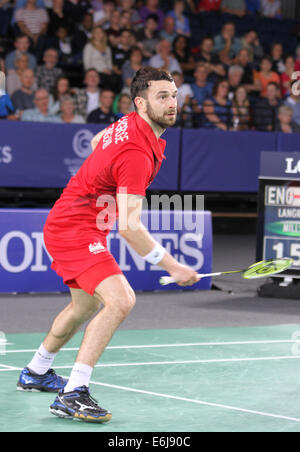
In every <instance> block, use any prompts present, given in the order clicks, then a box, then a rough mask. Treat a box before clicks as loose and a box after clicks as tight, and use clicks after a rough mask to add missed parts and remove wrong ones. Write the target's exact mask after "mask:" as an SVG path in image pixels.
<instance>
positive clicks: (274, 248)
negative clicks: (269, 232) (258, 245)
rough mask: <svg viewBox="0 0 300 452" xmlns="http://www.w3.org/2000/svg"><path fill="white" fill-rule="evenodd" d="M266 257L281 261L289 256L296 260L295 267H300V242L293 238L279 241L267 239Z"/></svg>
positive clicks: (271, 238) (265, 244)
mask: <svg viewBox="0 0 300 452" xmlns="http://www.w3.org/2000/svg"><path fill="white" fill-rule="evenodd" d="M264 256H265V257H268V259H273V258H274V259H281V258H282V257H287V256H288V257H291V258H293V259H294V264H293V267H300V241H295V239H292V238H291V239H287V238H286V239H284V240H280V239H279V240H278V238H274V237H265V238H264Z"/></svg>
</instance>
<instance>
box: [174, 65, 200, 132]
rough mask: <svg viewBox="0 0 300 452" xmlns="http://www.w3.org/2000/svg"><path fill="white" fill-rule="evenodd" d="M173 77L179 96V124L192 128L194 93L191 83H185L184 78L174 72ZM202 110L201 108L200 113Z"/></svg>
mask: <svg viewBox="0 0 300 452" xmlns="http://www.w3.org/2000/svg"><path fill="white" fill-rule="evenodd" d="M172 77H173V79H174V82H175V85H176V88H177V90H178V94H177V113H178V117H177V120H178V124H182V125H184V126H185V127H191V126H192V107H191V105H192V99H193V98H194V93H193V91H192V88H191V85H190V84H189V83H184V77H183V75H182V74H181V73H180V72H173V73H172ZM200 111H201V109H200V108H199V110H198V112H200Z"/></svg>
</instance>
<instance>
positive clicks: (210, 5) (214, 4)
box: [197, 0, 222, 11]
mask: <svg viewBox="0 0 300 452" xmlns="http://www.w3.org/2000/svg"><path fill="white" fill-rule="evenodd" d="M221 3H222V0H200V2H199V4H198V6H197V10H198V11H200V10H203V11H219V9H220V6H221Z"/></svg>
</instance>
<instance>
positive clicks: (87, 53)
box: [83, 27, 113, 76]
mask: <svg viewBox="0 0 300 452" xmlns="http://www.w3.org/2000/svg"><path fill="white" fill-rule="evenodd" d="M83 65H84V70H85V71H87V70H88V69H91V68H94V69H96V70H97V71H98V72H99V73H100V74H101V75H106V76H109V75H111V74H112V69H113V66H112V52H111V49H110V47H109V46H108V45H107V36H106V33H105V31H104V30H103V29H102V28H101V27H95V28H94V29H93V31H92V38H91V40H90V42H88V43H87V44H86V46H85V47H84V50H83Z"/></svg>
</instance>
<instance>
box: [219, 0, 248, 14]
mask: <svg viewBox="0 0 300 452" xmlns="http://www.w3.org/2000/svg"><path fill="white" fill-rule="evenodd" d="M221 12H222V13H223V14H233V15H235V16H239V17H242V16H244V15H245V14H246V2H245V0H223V1H222V5H221Z"/></svg>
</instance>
